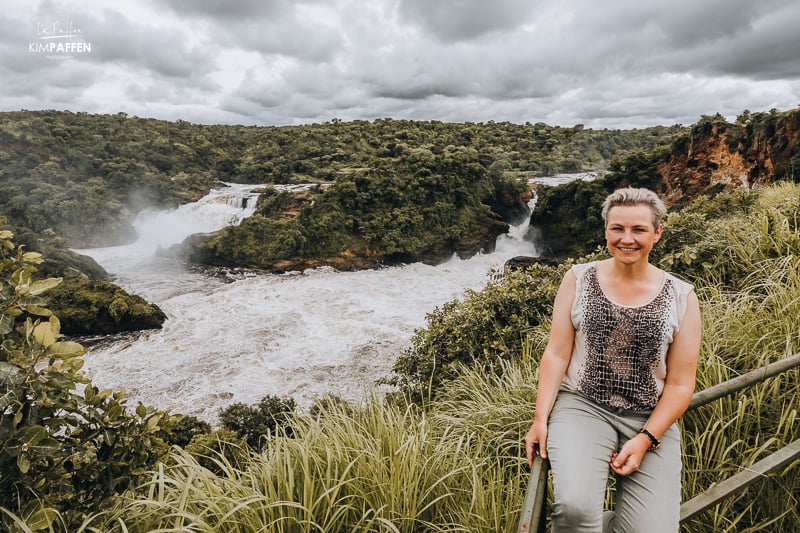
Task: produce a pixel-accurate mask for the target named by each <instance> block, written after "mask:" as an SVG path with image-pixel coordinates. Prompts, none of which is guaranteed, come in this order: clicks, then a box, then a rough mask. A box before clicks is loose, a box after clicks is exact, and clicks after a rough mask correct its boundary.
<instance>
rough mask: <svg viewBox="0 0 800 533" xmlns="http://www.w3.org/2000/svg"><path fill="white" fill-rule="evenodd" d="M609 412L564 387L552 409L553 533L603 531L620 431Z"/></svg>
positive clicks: (549, 450)
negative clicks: (613, 455)
mask: <svg viewBox="0 0 800 533" xmlns="http://www.w3.org/2000/svg"><path fill="white" fill-rule="evenodd" d="M607 414H608V413H607V412H605V411H604V410H603V409H602V408H600V407H598V406H596V405H595V404H593V403H592V402H591V401H589V400H587V399H586V398H583V397H582V396H580V395H578V394H575V393H570V392H565V391H561V392H559V393H558V398H557V399H556V403H555V405H554V406H553V410H552V412H551V413H550V419H549V422H548V433H547V455H548V458H549V459H550V468H551V470H552V472H553V493H554V504H553V529H552V532H553V533H564V532H570V533H583V532H586V533H588V532H594V533H599V532H600V531H601V528H602V514H603V502H604V499H605V491H606V484H607V483H608V473H609V466H608V463H609V461H610V460H611V454H612V453H613V452H614V450H616V449H617V431H616V429H615V428H614V427H613V426H612V424H610V423H609V420H608V418H607Z"/></svg>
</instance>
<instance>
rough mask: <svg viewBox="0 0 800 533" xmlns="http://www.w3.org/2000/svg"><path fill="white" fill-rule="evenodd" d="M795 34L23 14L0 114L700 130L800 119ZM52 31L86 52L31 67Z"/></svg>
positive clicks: (782, 25) (443, 15)
mask: <svg viewBox="0 0 800 533" xmlns="http://www.w3.org/2000/svg"><path fill="white" fill-rule="evenodd" d="M4 8H6V6H4ZM797 20H800V4H797V3H796V2H792V1H790V0H762V1H760V2H752V1H749V0H709V1H707V2H696V1H694V0H676V1H674V2H671V3H657V4H654V3H649V2H640V1H638V0H615V1H609V2H602V3H600V2H595V1H590V0H559V1H557V0H535V1H531V0H499V1H497V2H491V3H490V2H484V1H482V0H441V1H437V2H427V1H424V0H369V1H368V0H302V1H290V0H274V1H270V2H262V1H258V0H235V1H231V2H224V3H223V2H213V1H211V0H196V1H195V0H192V1H190V0H131V1H129V2H124V3H118V4H110V3H108V2H104V1H102V0H85V1H82V2H79V1H75V0H73V1H70V0H63V1H60V2H58V3H56V2H54V1H53V0H44V1H35V0H34V1H30V2H28V3H23V2H15V3H13V4H12V5H10V6H8V8H7V9H4V12H3V13H2V15H0V76H2V79H3V84H2V86H0V97H1V98H0V109H2V110H14V109H20V108H27V109H39V108H58V109H71V110H73V111H89V112H108V113H116V112H118V111H124V112H127V113H129V114H136V115H139V116H155V117H158V118H167V119H170V120H174V119H178V118H181V119H184V120H190V121H196V122H214V123H217V122H223V123H244V124H294V123H307V122H314V121H325V120H329V119H331V118H334V117H338V118H342V119H345V120H350V119H373V118H378V117H394V118H410V119H422V120H428V119H435V120H448V121H487V120H496V121H503V120H509V121H514V122H525V121H530V122H538V121H543V122H548V123H551V124H562V125H572V124H576V123H583V124H585V125H587V126H590V127H600V128H602V127H636V126H646V125H652V124H672V123H676V122H677V123H683V124H690V123H693V122H695V121H697V119H698V118H699V117H700V115H702V114H713V113H716V112H720V113H722V114H724V115H726V116H729V117H733V116H735V115H736V114H738V113H740V112H741V111H743V110H744V109H750V110H752V111H758V110H765V109H768V108H770V107H777V108H779V109H787V108H793V107H795V106H796V105H798V103H800V89H799V80H800V32H797V31H796V28H795V26H796V24H795V21H797ZM53 21H57V22H60V23H61V24H66V23H67V22H69V23H71V24H73V25H75V26H79V27H80V29H81V37H82V39H84V40H86V41H91V44H92V48H91V52H90V53H87V54H83V55H81V56H77V55H76V56H75V57H73V58H72V59H61V60H54V59H48V58H46V57H43V56H42V55H36V54H32V53H30V52H29V51H28V43H29V42H30V41H34V40H36V39H37V38H38V36H37V35H36V31H35V28H36V24H37V23H39V24H42V23H52V22H53Z"/></svg>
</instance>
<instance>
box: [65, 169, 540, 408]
mask: <svg viewBox="0 0 800 533" xmlns="http://www.w3.org/2000/svg"><path fill="white" fill-rule="evenodd" d="M256 189H257V186H252V185H251V186H242V185H232V186H230V187H226V188H221V189H217V190H214V191H212V192H211V193H210V194H209V195H208V196H206V197H205V198H203V199H201V200H200V201H198V202H195V203H193V204H188V205H184V206H181V207H180V208H178V209H175V210H172V211H164V212H152V211H151V212H147V213H142V214H141V215H140V217H139V218H138V219H137V223H136V229H137V231H138V232H139V235H140V238H139V241H137V243H134V244H133V245H129V246H119V247H111V248H95V249H91V250H78V251H79V252H81V253H84V254H86V255H90V256H92V257H94V258H95V259H96V260H97V261H98V263H100V264H101V265H102V266H103V267H104V268H106V270H108V271H109V272H110V273H111V274H112V275H114V276H115V281H116V283H118V284H119V285H121V286H122V287H124V288H125V289H126V290H128V291H130V292H132V293H135V294H139V295H141V296H143V297H144V298H146V299H147V300H149V301H152V302H154V303H156V304H157V305H158V306H159V307H161V309H163V310H164V312H165V313H166V314H167V316H168V320H167V321H166V322H165V324H164V327H163V329H161V330H151V331H145V332H138V333H128V334H121V335H115V336H111V337H109V338H108V339H107V340H106V341H104V342H101V343H99V344H97V345H95V346H92V347H90V348H89V350H88V352H87V355H86V356H85V357H84V358H85V363H86V364H85V367H84V369H85V372H86V373H87V375H89V377H91V378H92V380H93V382H94V383H95V384H96V385H97V386H99V387H101V388H112V389H119V388H125V389H126V390H127V391H128V395H129V398H130V400H131V404H132V405H135V404H136V402H137V401H141V402H142V403H144V404H145V405H149V406H153V407H157V408H161V409H170V410H171V411H172V412H173V413H183V414H189V415H195V416H198V417H201V418H203V419H206V420H209V421H212V422H213V421H214V420H215V419H216V416H217V413H218V411H219V409H220V408H222V407H225V406H227V405H229V404H231V403H234V402H243V403H246V404H251V403H255V402H257V401H258V400H260V399H261V398H263V397H264V396H266V395H278V396H292V397H294V398H295V399H296V400H297V401H298V403H299V404H300V405H303V404H307V403H308V402H309V401H310V400H312V399H313V398H315V397H319V396H322V395H324V394H326V393H331V394H337V395H339V396H341V397H343V398H345V399H348V400H358V399H360V398H362V397H363V396H364V394H365V393H367V392H369V391H371V390H375V385H374V383H375V380H377V379H378V378H381V377H384V376H386V375H388V374H389V372H390V370H391V367H392V365H393V363H394V361H395V360H396V359H397V356H398V355H399V354H400V353H401V352H402V350H403V349H405V348H407V347H408V345H409V343H410V340H411V337H412V336H413V334H414V331H415V330H416V329H418V328H421V327H423V326H424V325H425V317H426V314H427V313H429V312H431V311H433V310H434V309H435V308H436V307H437V306H441V305H442V304H444V303H445V302H448V301H451V300H453V299H456V298H460V297H462V296H463V295H464V293H465V291H466V290H468V289H471V290H480V289H481V288H483V287H484V286H485V285H486V283H487V281H488V276H487V274H488V273H489V272H490V271H491V270H493V269H500V268H502V267H503V264H504V263H505V261H506V260H508V259H510V258H511V257H514V256H518V255H535V254H536V250H535V248H534V246H533V244H532V243H530V242H528V241H526V240H525V238H524V236H525V233H526V232H527V229H528V228H527V224H528V220H529V218H530V217H529V216H528V217H525V220H524V221H523V222H522V223H521V224H520V225H519V226H516V227H514V228H512V230H511V231H510V232H509V234H508V235H501V236H500V237H498V240H497V246H496V248H495V251H494V252H493V253H491V254H478V255H476V256H474V257H472V258H471V259H468V260H461V259H458V258H457V257H455V256H454V257H453V258H452V259H450V260H449V261H447V262H445V263H443V264H440V265H437V266H430V265H424V264H422V263H415V264H409V265H405V266H398V267H389V268H383V269H377V270H366V271H359V272H338V271H335V270H333V269H331V268H320V269H313V270H307V271H304V272H293V273H288V274H255V273H251V274H240V275H238V276H237V277H235V278H229V279H221V278H220V277H215V276H211V275H209V274H208V273H207V272H203V271H202V270H198V269H192V268H188V267H186V266H185V265H183V264H181V263H179V262H178V261H176V260H173V259H170V258H164V257H158V256H156V255H155V254H154V253H153V252H154V250H155V248H156V247H157V246H168V245H170V244H174V243H176V242H180V241H181V240H182V239H183V238H184V237H185V236H187V235H188V234H190V233H195V232H207V231H213V230H215V229H219V228H221V227H223V226H225V225H227V224H233V223H238V221H241V219H242V218H244V217H245V216H248V213H252V209H254V208H255V205H254V204H255V200H254V199H251V198H254V197H255V195H256V193H254V192H253V191H254V190H256ZM249 195H252V196H249ZM532 206H533V201H532V203H531V205H530V207H532Z"/></svg>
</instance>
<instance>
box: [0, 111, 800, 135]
mask: <svg viewBox="0 0 800 533" xmlns="http://www.w3.org/2000/svg"><path fill="white" fill-rule="evenodd" d="M772 109H777V108H771V109H764V110H753V109H742V110H741V111H740V112H739V113H737V114H736V115H735V116H732V117H725V116H723V118H724V119H725V120H726V121H727V122H729V123H733V122H735V120H736V118H737V117H738V116H740V115H741V114H742V113H744V112H750V113H751V114H756V113H769V112H770V111H771V110H772ZM795 109H800V105H798V106H797V107H795V108H792V109H777V112H778V113H785V112H789V111H793V110H795ZM25 112H33V113H40V112H56V113H72V114H75V115H77V114H81V113H85V114H87V115H93V116H116V115H120V114H124V115H125V116H126V118H134V119H140V120H157V121H164V122H170V123H179V122H186V123H188V124H192V125H195V126H241V127H246V128H283V127H301V126H315V125H325V124H332V123H333V121H334V120H338V121H340V122H342V123H352V122H370V123H373V122H376V121H380V120H394V121H398V122H399V121H407V122H420V123H424V122H430V123H433V122H439V123H442V124H479V125H481V124H482V125H487V124H490V123H497V124H503V123H509V124H515V125H517V126H524V125H526V124H530V125H535V124H538V123H542V124H545V125H547V126H550V127H558V128H565V129H569V128H574V127H576V126H582V127H583V128H584V129H588V130H592V131H598V130H604V129H607V130H617V131H625V130H645V129H648V128H657V127H664V128H670V127H674V126H678V127H687V128H688V127H691V126H693V125H694V124H696V123H697V122H699V121H700V120H701V119H702V118H703V117H704V116H709V117H713V116H715V115H717V113H704V114H701V115H699V116H698V117H697V118H696V119H695V121H694V122H691V123H688V124H683V123H675V124H652V125H648V126H639V127H631V128H619V127H617V128H611V127H589V126H586V125H585V124H581V123H578V124H550V123H547V122H543V121H538V122H530V121H525V122H516V121H513V120H493V119H489V120H485V121H473V120H463V121H455V120H439V119H421V118H397V117H388V116H387V117H375V118H369V119H367V118H355V119H349V120H345V119H340V118H338V117H332V118H330V119H328V120H326V121H321V122H305V123H298V124H243V123H216V122H215V123H210V122H194V121H189V120H184V119H180V118H179V119H174V120H170V119H164V118H159V117H142V116H139V115H135V114H130V113H127V112H125V111H117V112H110V113H100V112H92V111H83V110H73V109H55V108H41V109H7V110H0V113H25ZM720 115H721V113H720Z"/></svg>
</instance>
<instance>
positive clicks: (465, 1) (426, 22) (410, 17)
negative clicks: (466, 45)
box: [399, 0, 535, 41]
mask: <svg viewBox="0 0 800 533" xmlns="http://www.w3.org/2000/svg"><path fill="white" fill-rule="evenodd" d="M534 5H535V4H534V2H532V1H531V0H494V1H492V2H487V1H485V0H438V1H435V2H432V1H430V0H400V8H399V12H400V14H401V15H402V18H403V19H404V20H405V21H407V22H411V23H413V24H417V25H419V26H420V27H422V28H424V29H425V30H426V31H428V32H430V33H431V34H432V35H434V36H435V37H436V38H438V39H439V40H441V41H461V40H471V39H475V38H476V37H480V36H481V35H484V34H486V33H489V32H493V31H499V30H503V31H508V30H509V29H513V28H515V27H516V26H517V25H520V24H523V23H524V22H525V21H526V18H527V15H528V13H529V12H530V11H531V10H533V8H534Z"/></svg>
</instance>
